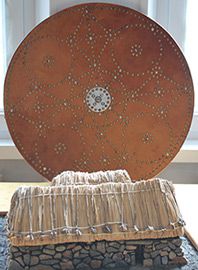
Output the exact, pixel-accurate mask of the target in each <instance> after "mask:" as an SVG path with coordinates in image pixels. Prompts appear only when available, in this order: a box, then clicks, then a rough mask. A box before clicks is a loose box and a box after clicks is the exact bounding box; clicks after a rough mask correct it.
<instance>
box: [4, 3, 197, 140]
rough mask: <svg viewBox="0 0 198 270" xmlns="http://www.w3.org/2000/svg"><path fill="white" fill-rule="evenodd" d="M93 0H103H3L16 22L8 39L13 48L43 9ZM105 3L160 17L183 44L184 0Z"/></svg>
mask: <svg viewBox="0 0 198 270" xmlns="http://www.w3.org/2000/svg"><path fill="white" fill-rule="evenodd" d="M94 1H95V2H104V0H103V1H100V0H99V1H98V0H75V1H73V0H68V1H65V0H56V1H55V0H42V1H40V0H28V1H27V0H7V1H6V3H8V4H10V5H12V8H11V10H12V13H11V16H12V18H14V19H13V21H12V24H15V25H17V27H16V29H17V32H16V31H15V32H14V33H15V35H12V36H14V38H12V42H11V43H12V47H14V48H16V47H17V46H18V45H19V43H20V42H21V40H22V39H23V38H24V37H25V36H26V35H27V34H28V32H29V31H30V30H31V29H32V28H33V27H34V26H35V24H38V23H39V22H41V21H42V20H43V18H45V17H47V16H46V14H47V13H48V15H49V14H50V15H52V14H54V13H56V12H58V11H59V10H61V9H63V8H66V7H69V6H72V5H74V4H80V3H85V2H94ZM108 3H115V4H119V3H120V4H122V5H125V6H128V7H132V8H134V9H137V10H139V11H141V12H142V13H145V14H148V16H149V17H150V18H151V19H154V20H155V21H157V22H158V23H159V21H160V24H161V25H162V27H164V28H165V29H166V30H167V31H168V32H169V33H170V34H172V36H173V37H174V38H175V39H177V40H179V41H180V45H181V46H180V47H181V48H184V44H183V43H182V42H181V41H182V40H184V33H185V22H184V21H185V20H184V19H183V18H184V17H185V16H184V13H185V9H186V3H187V1H186V0H166V1H164V0H141V1H138V0H133V2H132V1H129V0H124V1H122V2H121V1H120V0H109V1H108ZM41 10H44V12H43V13H42V12H41ZM16 11H17V12H16ZM32 11H33V12H32ZM173 12H174V16H177V22H175V20H173V17H172V15H173ZM175 12H176V14H175ZM178 20H180V22H181V24H180V27H178ZM9 27H11V26H9ZM7 50H8V51H7V52H8V53H7V55H8V57H7V63H9V61H10V58H11V56H12V54H13V48H9V47H7ZM197 91H198V89H197ZM0 140H3V141H8V140H9V141H10V143H11V144H12V139H11V137H10V134H9V131H8V128H7V124H6V121H5V117H4V112H3V110H2V109H0ZM190 141H197V144H198V112H196V111H195V112H194V115H193V121H192V125H191V129H190V132H189V134H188V137H187V139H186V141H185V143H186V144H188V143H189V142H190Z"/></svg>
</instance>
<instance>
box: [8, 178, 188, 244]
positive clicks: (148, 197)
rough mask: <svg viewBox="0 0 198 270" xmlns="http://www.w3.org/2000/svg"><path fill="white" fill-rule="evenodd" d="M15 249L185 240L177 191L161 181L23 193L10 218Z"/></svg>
mask: <svg viewBox="0 0 198 270" xmlns="http://www.w3.org/2000/svg"><path fill="white" fill-rule="evenodd" d="M9 230H10V240H11V243H12V245H16V246H23V245H25V246H27V245H43V244H52V243H61V242H91V241H96V240H103V239H106V240H110V241H113V240H124V239H145V238H165V237H175V236H181V235H183V221H182V218H181V215H180V212H179V209H178V206H177V203H176V200H175V196H174V188H173V185H172V184H171V183H170V182H168V181H166V180H162V179H161V180H160V179H152V180H149V181H140V182H136V183H132V182H128V181H127V182H122V183H120V182H118V183H115V182H108V183H101V184H94V185H90V184H88V185H87V184H81V185H73V184H70V185H65V186H64V185H62V186H49V187H21V188H19V189H18V190H17V191H16V192H15V194H14V195H13V198H12V201H11V208H10V212H9Z"/></svg>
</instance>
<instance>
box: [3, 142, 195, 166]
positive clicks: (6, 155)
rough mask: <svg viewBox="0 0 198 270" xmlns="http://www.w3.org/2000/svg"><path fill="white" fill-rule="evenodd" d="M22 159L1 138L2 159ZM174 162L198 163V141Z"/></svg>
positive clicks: (183, 148) (186, 147) (13, 146)
mask: <svg viewBox="0 0 198 270" xmlns="http://www.w3.org/2000/svg"><path fill="white" fill-rule="evenodd" d="M2 159H3V160H13V159H14V160H15V159H18V160H22V159H23V157H22V155H21V154H20V153H19V151H18V150H17V148H16V146H15V145H14V143H13V142H12V141H11V140H1V142H0V160H2ZM172 162H174V163H198V141H197V140H192V141H187V142H186V143H185V144H184V145H183V146H182V148H181V150H180V151H179V153H178V154H177V155H176V157H175V158H174V159H173V160H172Z"/></svg>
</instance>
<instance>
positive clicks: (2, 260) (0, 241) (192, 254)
mask: <svg viewBox="0 0 198 270" xmlns="http://www.w3.org/2000/svg"><path fill="white" fill-rule="evenodd" d="M5 221H6V219H5V218H3V217H0V270H6V261H7V236H6V233H5V230H4V226H5ZM183 249H184V253H185V256H186V258H187V260H188V264H187V265H186V266H183V267H159V266H156V267H154V268H145V267H143V266H135V267H134V266H133V267H130V268H129V270H160V269H161V270H162V269H171V270H198V252H197V251H196V250H195V249H194V247H193V246H192V245H191V243H190V242H189V241H188V240H187V239H186V238H185V237H183ZM101 270H102V269H101ZM119 270H121V269H119Z"/></svg>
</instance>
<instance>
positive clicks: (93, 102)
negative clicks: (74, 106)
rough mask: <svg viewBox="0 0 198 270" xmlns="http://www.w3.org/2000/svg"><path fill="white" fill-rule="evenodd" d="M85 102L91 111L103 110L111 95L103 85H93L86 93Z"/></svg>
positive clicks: (108, 104) (109, 102)
mask: <svg viewBox="0 0 198 270" xmlns="http://www.w3.org/2000/svg"><path fill="white" fill-rule="evenodd" d="M86 104H87V106H88V107H89V109H90V110H92V111H93V112H97V113H99V112H103V111H105V110H107V109H108V108H109V106H110V104H111V95H110V94H109V92H108V91H107V89H105V88H103V87H94V88H92V89H91V90H90V91H89V92H88V93H87V96H86Z"/></svg>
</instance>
